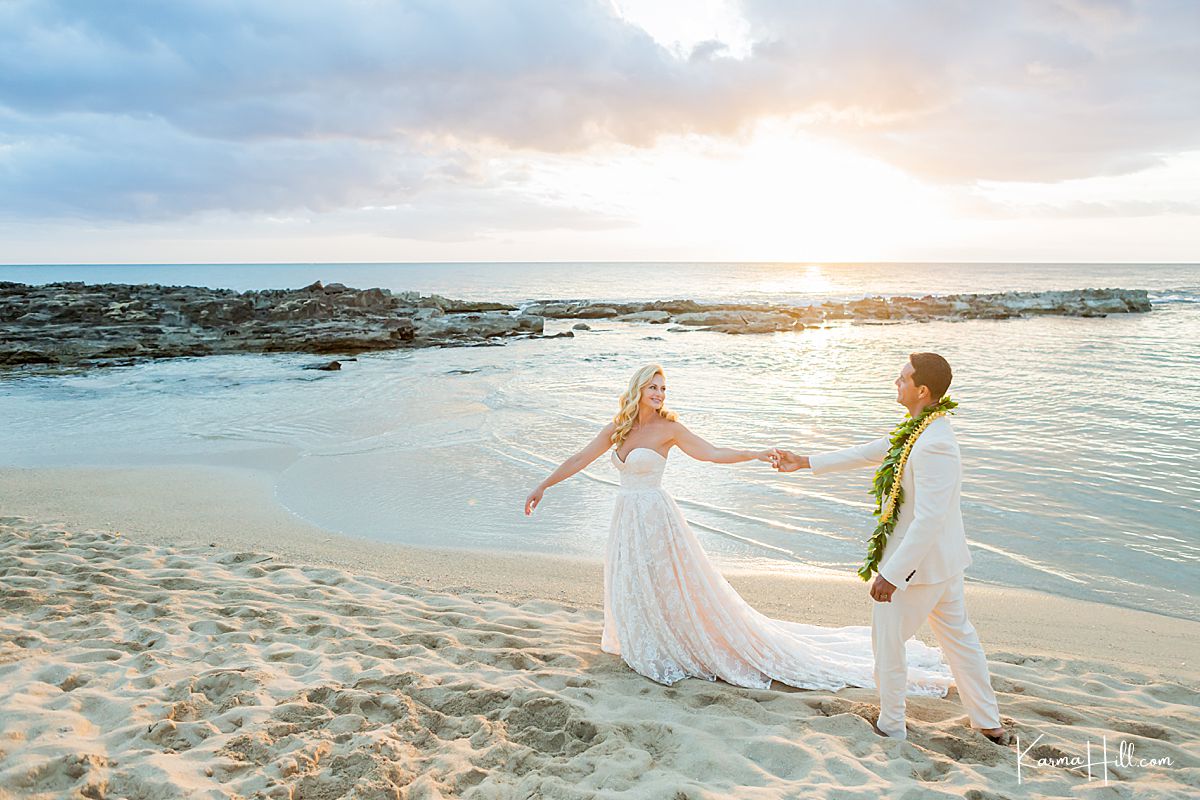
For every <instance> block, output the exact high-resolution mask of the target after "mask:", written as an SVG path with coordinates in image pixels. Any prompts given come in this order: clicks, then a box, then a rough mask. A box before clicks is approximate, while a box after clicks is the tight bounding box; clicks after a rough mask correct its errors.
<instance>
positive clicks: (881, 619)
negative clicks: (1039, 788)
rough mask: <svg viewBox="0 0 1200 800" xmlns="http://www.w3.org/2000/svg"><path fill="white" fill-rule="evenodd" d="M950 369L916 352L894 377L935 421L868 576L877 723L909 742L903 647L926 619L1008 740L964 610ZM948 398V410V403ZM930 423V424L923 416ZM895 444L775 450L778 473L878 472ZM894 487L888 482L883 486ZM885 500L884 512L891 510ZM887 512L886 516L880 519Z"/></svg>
mask: <svg viewBox="0 0 1200 800" xmlns="http://www.w3.org/2000/svg"><path fill="white" fill-rule="evenodd" d="M950 378H951V374H950V365H949V364H948V363H946V359H944V358H942V357H941V356H939V355H937V354H936V353H913V354H912V355H911V356H909V359H908V363H906V364H905V365H904V368H903V369H902V370H901V371H900V377H899V378H897V379H896V402H898V403H900V404H901V405H903V406H904V407H905V408H907V409H908V413H909V417H910V418H911V419H912V420H914V421H916V420H917V419H918V417H919V416H920V415H921V413H922V412H925V411H929V412H930V413H929V414H927V415H926V418H932V421H931V422H929V423H928V424H927V425H925V426H924V427H923V428H922V427H921V426H920V425H917V426H914V427H915V431H910V433H909V435H910V438H911V436H913V435H915V436H916V438H915V440H914V441H912V443H911V445H910V447H911V449H910V450H909V452H908V457H907V459H906V461H904V462H903V463H900V464H896V465H895V466H894V468H893V471H892V472H893V474H894V472H895V471H899V470H901V469H902V473H901V478H900V492H901V493H900V494H899V507H898V508H896V507H895V506H893V511H892V514H893V515H894V517H895V528H894V530H892V531H891V532H890V534H889V535H888V536H887V543H886V546H884V547H883V548H882V556H881V557H880V558H879V560H878V562H877V567H876V565H875V564H874V563H872V562H869V563H868V566H866V567H864V571H862V572H860V574H863V575H864V576H869V575H870V573H871V571H874V570H876V569H877V571H878V574H877V575H876V576H875V582H874V583H872V584H871V598H872V599H874V600H875V601H876V602H875V604H874V607H873V613H872V617H871V646H872V649H873V650H874V653H875V683H876V685H877V686H878V687H879V722H878V723H877V725H876V732H877V733H880V734H882V735H884V736H890V737H892V738H895V739H904V738H906V736H907V731H906V730H905V727H904V697H905V690H906V687H907V685H908V679H907V664H906V661H905V653H904V643H905V642H907V641H908V640H909V639H911V638H912V637H913V635H914V634H916V632H917V629H918V628H919V627H921V623H922V622H923V621H925V619H928V620H929V626H930V627H931V628H932V629H933V633H934V635H935V636H936V637H937V640H938V643H939V644H940V645H941V647H942V650H943V652H944V653H945V655H946V659H947V661H948V662H949V664H950V671H951V672H952V673H953V674H954V683H955V685H956V686H957V687H958V693H959V697H960V698H961V699H962V703H963V705H964V706H965V707H966V709H967V715H968V716H969V717H970V720H971V726H972V727H973V728H976V729H978V730H979V732H980V733H982V734H983V735H984V736H987V737H988V738H989V739H991V740H992V741H995V742H1000V741H1002V739H1003V737H1004V728H1002V727H1001V726H1000V707H999V706H998V705H997V703H996V693H995V692H994V691H992V684H991V679H990V677H989V676H988V666H987V658H986V657H985V656H984V654H983V647H982V646H981V645H980V643H979V636H978V635H977V634H976V633H975V627H974V626H973V625H972V624H971V621H970V620H968V619H967V610H966V607H965V605H964V604H963V570H964V569H965V568H966V567H967V566H968V565H969V564H970V563H971V555H970V553H969V552H968V551H967V539H966V536H965V534H964V532H963V521H962V510H961V508H960V504H959V489H960V485H961V482H962V467H961V464H960V461H959V454H958V442H957V440H956V439H955V438H954V431H953V429H952V428H951V427H950V420H949V418H948V417H946V416H942V415H940V414H937V413H936V412H938V411H940V410H941V409H943V408H952V407H953V406H954V403H953V402H952V401H949V402H948V399H946V400H943V396H944V395H945V393H946V390H947V389H948V388H949V387H950ZM947 402H948V405H947ZM922 421H924V418H923V419H922ZM892 446H893V445H892V444H891V443H890V442H889V439H887V438H883V439H876V440H875V441H873V442H868V443H866V444H862V445H859V446H857V447H850V448H847V449H845V450H838V451H836V452H833V453H825V454H822V455H814V456H811V457H809V456H798V455H796V454H795V453H792V452H790V451H788V450H776V451H775V455H774V456H773V457H772V461H773V462H774V466H775V469H777V470H779V471H780V472H795V471H796V470H798V469H806V468H807V469H811V470H812V472H813V474H814V475H820V474H823V473H826V472H836V471H839V470H846V469H852V468H854V467H867V466H876V467H878V466H879V465H880V464H882V463H883V462H884V460H885V459H886V458H888V455H889V451H890V450H891V448H892ZM887 484H888V482H887V481H884V484H883V485H885V486H886V485H887ZM883 501H886V497H885V498H883V500H881V506H886V503H885V502H883ZM885 518H886V515H884V516H883V517H881V521H882V520H884V519H885Z"/></svg>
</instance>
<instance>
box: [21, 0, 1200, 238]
mask: <svg viewBox="0 0 1200 800" xmlns="http://www.w3.org/2000/svg"><path fill="white" fill-rule="evenodd" d="M741 9H742V12H743V14H744V16H745V18H746V20H747V21H748V23H749V25H750V30H751V34H752V37H753V39H754V45H753V48H752V50H751V52H750V54H749V55H748V56H747V57H745V58H742V59H734V58H730V57H728V51H727V50H726V49H725V48H724V47H723V46H722V44H721V43H719V42H704V43H701V44H699V45H697V46H695V48H694V49H693V50H692V52H691V53H690V55H689V57H687V58H682V59H681V58H677V57H676V56H675V55H673V54H672V53H671V52H670V51H669V50H667V49H665V48H664V47H662V46H660V45H659V44H658V43H656V42H655V41H654V40H653V39H652V38H651V37H650V36H649V35H648V34H647V33H646V32H645V31H643V30H641V29H640V28H638V27H636V26H634V25H632V24H630V23H628V22H626V21H625V20H623V19H621V18H619V17H618V16H616V15H615V14H614V12H613V11H612V8H611V7H610V6H609V5H608V4H607V3H605V2H602V0H585V1H583V2H569V3H559V2H545V1H542V0H505V2H498V0H455V1H454V2H451V1H449V0H426V1H424V2H420V1H410V2H383V1H378V2H372V1H369V0H359V1H357V2H343V3H331V2H312V1H311V0H293V1H292V2H286V3H280V2H275V1H273V0H272V1H270V2H266V1H264V0H258V2H254V1H253V0H246V1H243V2H232V1H231V0H230V1H227V2H217V1H216V0H211V1H209V0H206V1H201V0H173V1H172V2H169V3H161V2H151V1H150V0H143V1H141V2H137V1H134V0H126V1H125V2H111V3H80V2H49V1H47V2H20V1H19V0H18V1H17V2H9V3H4V4H0V214H2V215H4V216H7V217H9V218H13V217H24V218H38V217H64V216H65V217H71V216H80V217H93V218H122V219H159V218H164V217H172V216H182V215H187V214H189V213H193V212H199V211H206V210H231V211H238V212H264V213H270V212H275V211H288V210H296V209H304V210H309V211H313V212H322V213H327V212H331V211H333V210H336V209H346V208H356V207H362V206H364V205H387V204H392V205H396V204H404V203H410V202H412V201H413V199H414V198H417V197H420V196H422V193H423V192H424V193H426V194H425V195H424V196H426V197H427V196H429V195H428V193H429V192H430V191H436V190H437V187H440V186H443V185H450V186H454V187H456V189H455V192H454V195H455V196H460V195H461V196H465V195H466V194H468V193H469V192H468V189H469V188H470V187H472V186H474V187H476V188H477V189H479V190H480V191H493V190H494V189H496V187H495V186H494V185H492V184H491V183H489V181H491V180H493V179H492V178H490V177H489V174H488V172H487V170H484V169H480V168H479V166H478V164H476V163H474V162H475V159H476V158H477V155H476V154H477V153H481V152H485V151H487V150H488V149H489V148H490V149H493V150H494V149H513V150H528V151H543V152H556V153H565V152H574V151H580V150H586V149H588V148H591V147H594V146H597V145H604V144H606V143H612V142H621V143H625V144H633V145H638V146H648V145H651V144H653V143H654V141H655V140H656V138H657V137H659V136H661V135H664V134H676V133H686V132H702V133H710V134H718V135H721V134H732V133H734V132H736V131H738V130H740V129H742V128H743V127H744V126H746V125H747V124H749V123H752V122H754V121H755V120H756V119H758V118H760V117H762V116H767V115H776V114H801V115H804V119H806V120H807V124H808V126H809V129H810V130H811V131H812V132H814V133H816V134H820V135H825V136H829V137H833V138H837V139H839V140H841V141H844V142H849V143H851V144H853V145H854V146H856V147H858V148H860V149H861V150H863V151H865V152H868V153H870V154H872V155H875V156H877V157H880V158H883V159H885V160H887V161H889V162H891V163H893V164H896V165H898V166H900V167H902V168H904V169H906V170H908V171H910V172H912V173H914V174H918V175H921V176H924V177H927V178H933V179H936V180H942V181H948V182H971V181H974V180H979V179H991V180H1021V181H1053V180H1060V179H1065V178H1073V177H1088V176H1092V175H1102V174H1119V173H1124V172H1130V171H1134V170H1138V169H1142V168H1145V167H1147V166H1151V165H1153V164H1155V163H1158V162H1159V161H1160V159H1162V158H1163V156H1164V155H1169V154H1171V153H1176V152H1181V151H1185V150H1189V149H1196V148H1197V147H1200V79H1198V78H1197V75H1200V3H1196V2H1188V1H1187V0H1181V1H1180V2H1166V1H1165V0H1163V1H1158V0H1148V1H1147V2H1127V3H1126V2H1086V1H1085V0H1071V1H1068V0H1061V1H1060V2H1047V1H1045V0H1043V1H1042V2H1028V3H1022V2H1012V3H976V2H965V0H959V1H958V2H951V0H930V1H929V2H921V3H907V2H899V1H898V0H896V1H894V2H884V1H883V0H875V1H874V2H853V3H849V2H847V3H795V2H791V1H790V0H743V2H742V3H741ZM448 196H449V195H448ZM540 207H542V208H543V210H545V209H546V208H550V207H553V203H552V202H550V203H541V204H540ZM497 213H499V212H497ZM467 216H468V217H470V218H475V217H473V216H472V215H467ZM586 216H587V215H586V213H585V212H582V211H580V210H578V209H570V208H568V209H567V210H566V211H565V212H564V217H563V218H564V219H567V220H572V221H573V222H571V223H570V224H576V223H577V224H580V225H586V224H587V223H586V222H585V219H586ZM517 219H520V220H522V221H523V220H524V219H525V217H524V216H521V215H517V216H515V217H514V224H523V222H520V223H518V222H516V221H515V220H517ZM610 222H611V221H610ZM496 224H498V225H499V224H502V221H501V220H500V219H497V220H496ZM600 224H609V223H608V222H604V223H600Z"/></svg>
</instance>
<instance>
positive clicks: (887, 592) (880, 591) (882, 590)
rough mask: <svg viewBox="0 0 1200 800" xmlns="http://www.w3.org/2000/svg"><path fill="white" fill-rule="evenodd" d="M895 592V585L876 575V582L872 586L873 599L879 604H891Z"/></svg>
mask: <svg viewBox="0 0 1200 800" xmlns="http://www.w3.org/2000/svg"><path fill="white" fill-rule="evenodd" d="M895 591H896V585H895V584H893V583H891V582H890V581H888V580H887V579H886V578H884V577H883V576H882V575H876V576H875V582H874V583H872V584H871V599H872V600H874V601H875V602H877V603H890V602H892V595H893V594H894V593H895Z"/></svg>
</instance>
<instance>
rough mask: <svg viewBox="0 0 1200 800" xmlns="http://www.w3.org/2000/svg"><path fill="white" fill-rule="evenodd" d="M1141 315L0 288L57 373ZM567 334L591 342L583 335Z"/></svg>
mask: <svg viewBox="0 0 1200 800" xmlns="http://www.w3.org/2000/svg"><path fill="white" fill-rule="evenodd" d="M1147 311H1150V300H1149V297H1148V296H1147V293H1146V292H1145V291H1142V290H1123V289H1082V290H1075V291H1060V292H1003V293H997V294H960V295H947V296H942V297H934V296H925V297H919V298H917V297H867V298H863V299H860V300H853V301H850V302H845V303H841V302H828V303H824V304H821V305H817V306H787V305H771V304H758V305H747V304H719V303H715V304H703V303H697V302H695V301H693V300H656V301H653V302H646V303H592V302H590V301H587V300H541V301H538V302H536V303H532V304H530V305H527V306H525V307H524V308H522V309H520V311H519V312H518V309H517V308H516V307H514V306H511V305H507V304H504V303H490V302H482V301H476V300H470V301H467V300H451V299H448V298H445V297H442V296H440V295H427V296H422V295H420V294H418V293H416V292H401V293H393V292H391V291H389V290H387V289H379V288H373V289H354V288H350V287H347V286H344V285H342V284H340V283H331V284H322V283H321V282H320V281H316V282H315V283H312V284H310V285H309V286H306V287H304V288H303V289H262V290H258V291H248V292H236V291H234V290H232V289H206V288H203V287H195V286H163V285H160V284H139V285H128V284H111V283H110V284H84V283H81V282H78V281H72V282H62V283H50V284H45V285H43V286H28V285H26V284H22V283H13V282H8V281H4V282H0V368H18V367H20V368H25V369H41V370H46V371H49V370H55V371H59V370H65V369H70V368H77V367H88V366H100V365H114V364H121V365H124V364H131V363H136V362H138V361H142V360H145V359H151V358H175V357H184V356H203V355H213V354H222V353H247V352H252V353H254V352H257V353H283V352H301V353H318V354H324V355H331V356H339V357H348V356H352V355H354V354H356V353H362V352H369V351H372V350H391V349H396V348H405V347H438V346H490V345H498V344H501V343H502V341H503V340H504V339H508V338H512V337H541V338H559V337H562V338H568V337H571V336H572V335H573V334H572V332H570V331H564V332H563V333H559V334H556V335H555V336H553V337H544V336H543V332H544V330H545V320H546V318H554V319H589V320H591V319H615V320H618V321H619V322H621V323H630V324H660V325H661V324H665V323H673V324H672V325H671V327H669V328H668V330H669V331H671V332H680V331H686V330H707V331H715V332H720V333H729V334H757V333H775V332H781V331H801V330H803V329H804V328H805V327H808V326H812V325H817V324H822V323H827V322H830V321H837V320H849V321H854V322H859V323H876V324H895V323H900V322H928V321H930V320H935V319H936V320H970V319H993V320H995V319H1010V318H1017V317H1028V316H1034V315H1048V314H1049V315H1060V316H1074V317H1104V316H1106V315H1108V314H1122V313H1143V312H1147ZM575 327H576V329H578V330H587V325H586V323H579V324H577V325H576V326H575ZM331 363H336V362H331ZM329 368H333V367H331V366H330V367H329Z"/></svg>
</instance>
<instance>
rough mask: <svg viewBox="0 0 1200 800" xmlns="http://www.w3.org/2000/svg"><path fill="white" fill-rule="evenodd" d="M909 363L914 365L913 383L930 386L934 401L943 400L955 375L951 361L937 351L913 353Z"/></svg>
mask: <svg viewBox="0 0 1200 800" xmlns="http://www.w3.org/2000/svg"><path fill="white" fill-rule="evenodd" d="M908 363H910V364H912V365H913V376H912V379H913V385H914V386H928V387H929V396H930V397H932V398H933V401H934V402H935V403H936V402H937V401H938V400H941V399H942V396H943V395H944V394H946V390H947V389H949V388H950V380H951V379H952V378H953V377H954V376H953V375H952V374H951V372H950V363H949V362H948V361H946V359H944V358H942V357H941V356H939V355H938V354H937V353H913V354H911V355H910V356H909V357H908Z"/></svg>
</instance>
